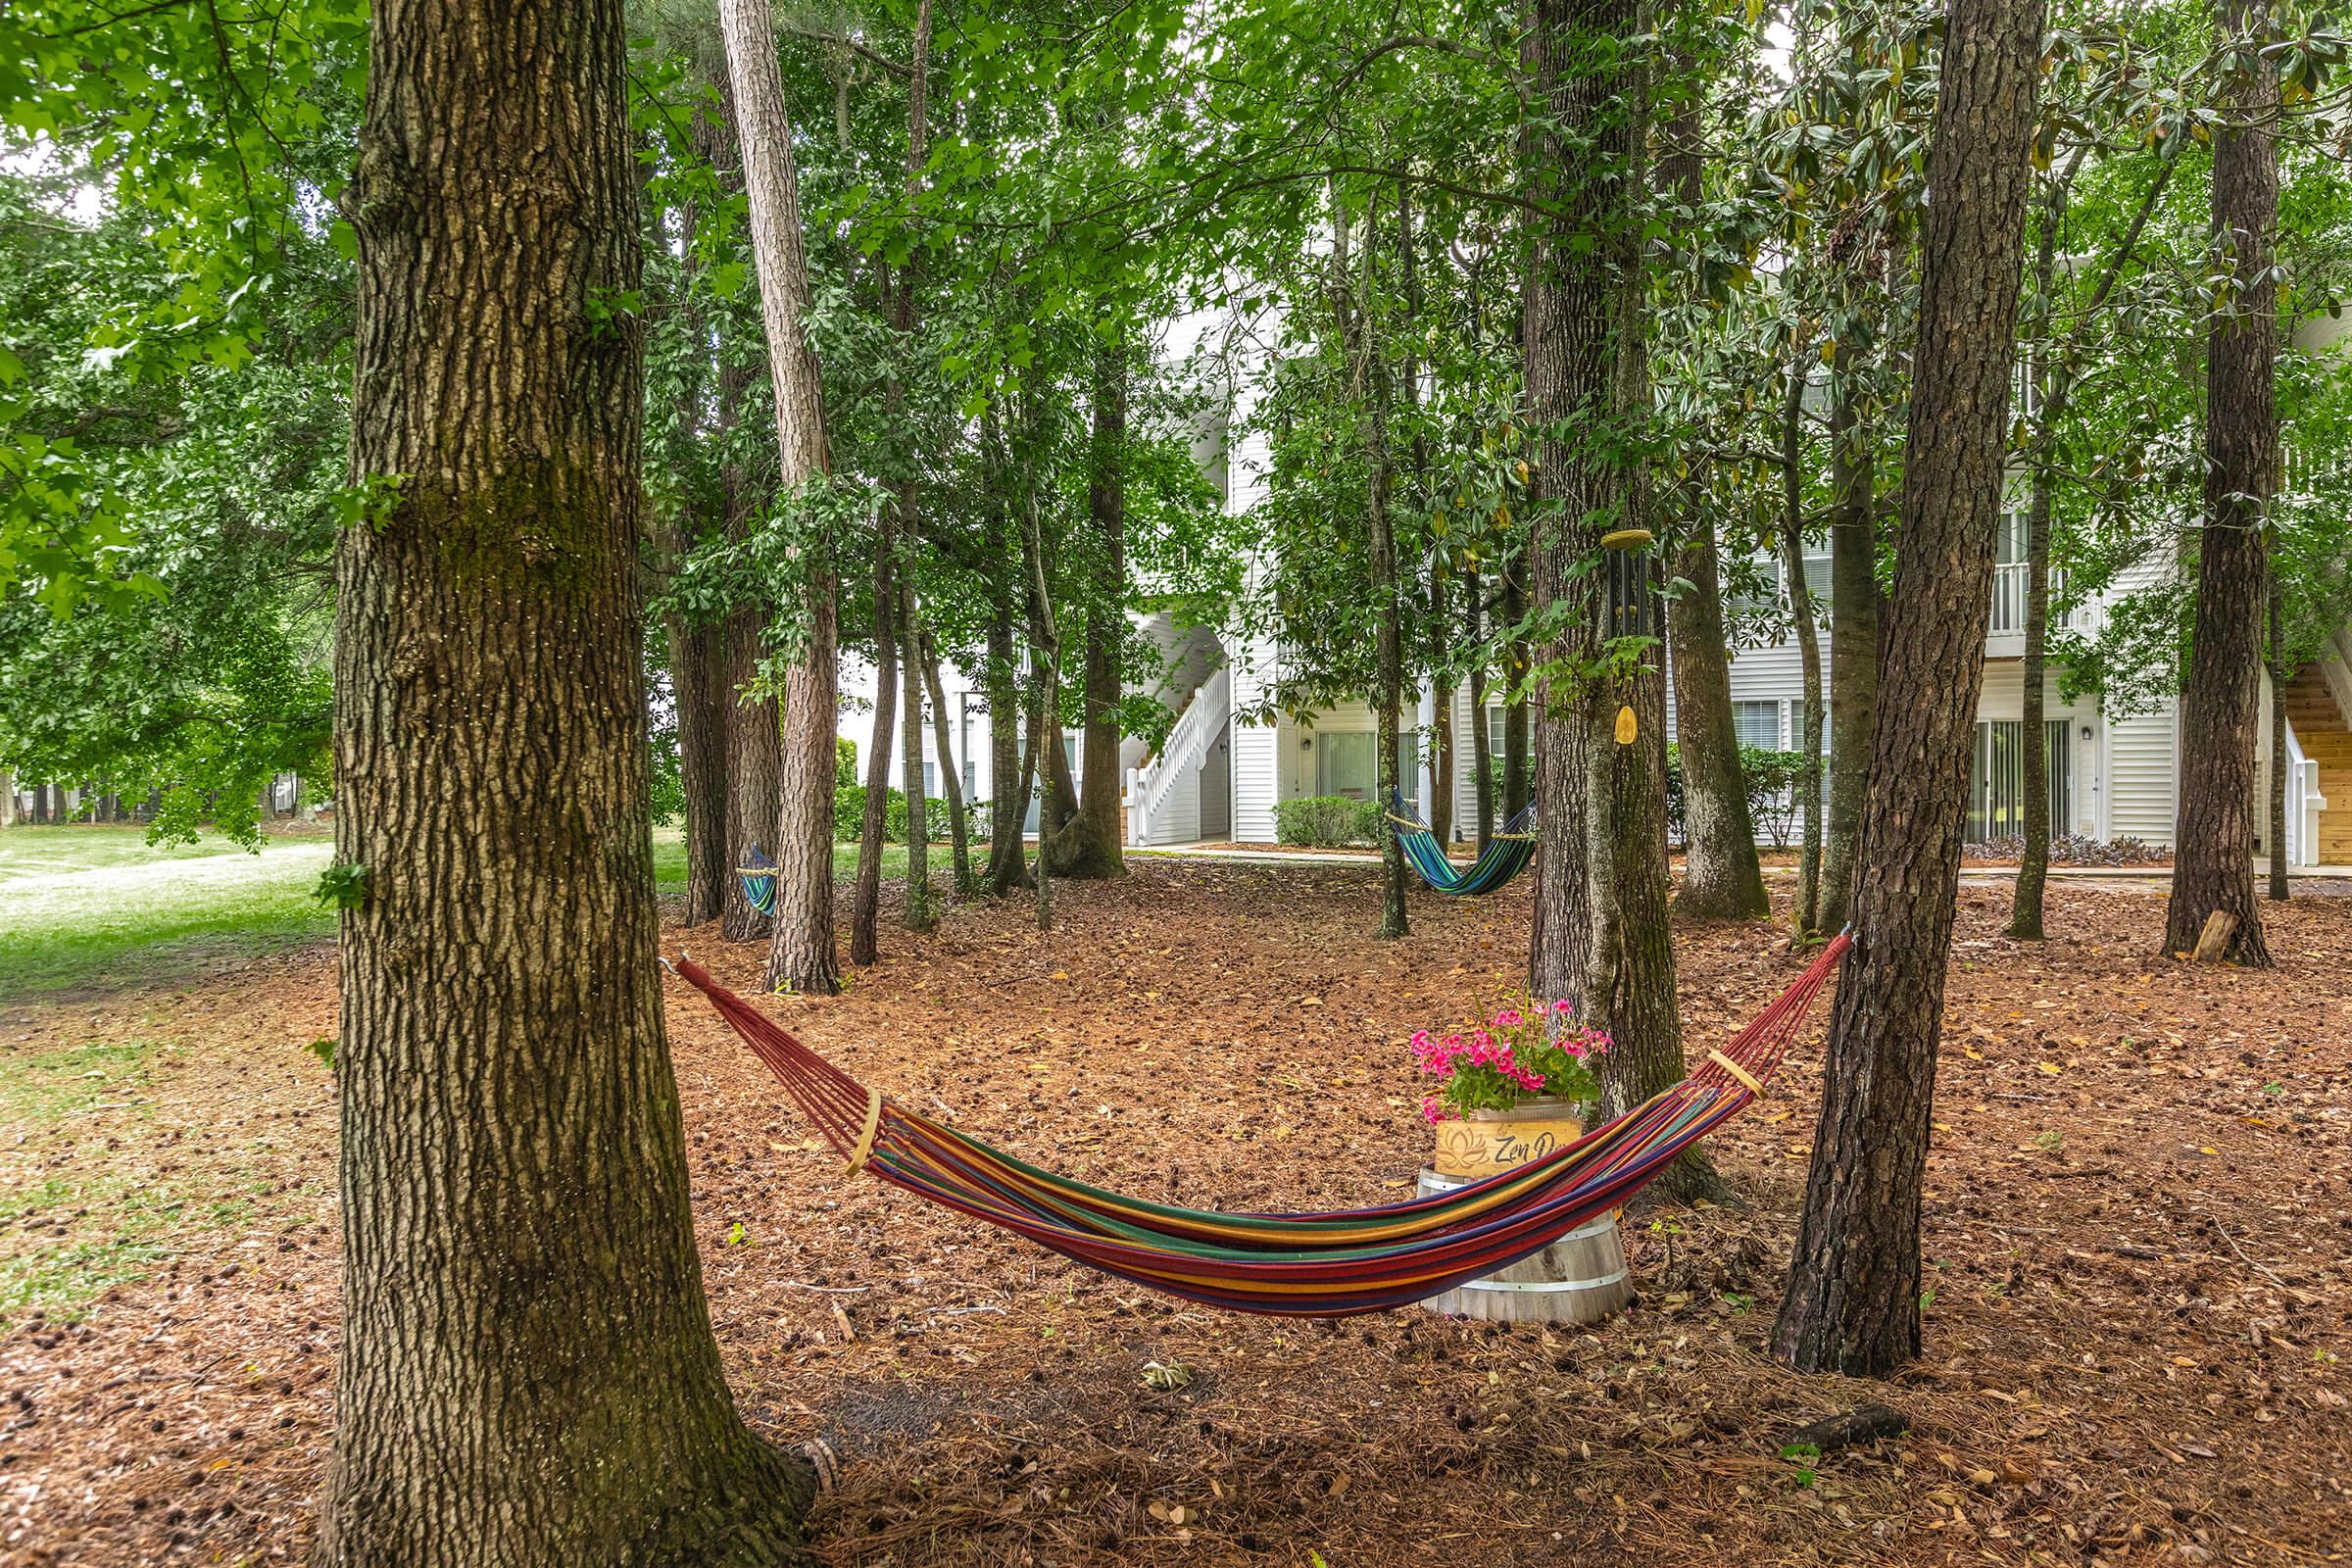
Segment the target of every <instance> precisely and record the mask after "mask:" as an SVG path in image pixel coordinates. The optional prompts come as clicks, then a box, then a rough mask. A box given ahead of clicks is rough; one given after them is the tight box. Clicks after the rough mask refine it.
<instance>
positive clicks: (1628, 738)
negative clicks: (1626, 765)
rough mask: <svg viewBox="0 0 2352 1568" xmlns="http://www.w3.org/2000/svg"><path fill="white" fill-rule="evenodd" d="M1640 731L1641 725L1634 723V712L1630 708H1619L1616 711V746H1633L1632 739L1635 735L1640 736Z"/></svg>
mask: <svg viewBox="0 0 2352 1568" xmlns="http://www.w3.org/2000/svg"><path fill="white" fill-rule="evenodd" d="M1641 729H1642V726H1641V725H1640V724H1639V723H1638V722H1636V721H1635V718H1634V711H1633V710H1632V709H1631V708H1620V709H1619V710H1617V744H1618V745H1620V746H1631V745H1633V744H1634V737H1635V736H1636V735H1638V734H1640V733H1641Z"/></svg>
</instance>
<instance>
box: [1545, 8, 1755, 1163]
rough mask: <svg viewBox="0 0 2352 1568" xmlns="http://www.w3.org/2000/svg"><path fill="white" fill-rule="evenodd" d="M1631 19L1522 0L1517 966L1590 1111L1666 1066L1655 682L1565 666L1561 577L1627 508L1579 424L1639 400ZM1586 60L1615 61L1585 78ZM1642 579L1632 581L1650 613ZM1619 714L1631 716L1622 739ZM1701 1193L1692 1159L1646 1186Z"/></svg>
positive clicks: (1571, 613) (1670, 951) (1575, 582)
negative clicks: (1528, 733) (1528, 154)
mask: <svg viewBox="0 0 2352 1568" xmlns="http://www.w3.org/2000/svg"><path fill="white" fill-rule="evenodd" d="M1641 18H1642V4H1641V3H1640V0H1538V3H1537V6H1536V25H1535V30H1534V48H1535V52H1536V89H1537V92H1538V94H1539V95H1540V98H1541V100H1542V103H1543V106H1544V114H1545V115H1546V117H1547V119H1548V120H1549V121H1550V122H1551V126H1550V127H1548V128H1546V129H1545V130H1544V133H1543V139H1544V147H1543V158H1544V164H1545V166H1546V167H1545V168H1544V172H1542V173H1541V174H1540V175H1539V176H1538V178H1539V183H1538V186H1537V193H1538V194H1541V195H1543V196H1544V197H1545V198H1546V199H1547V202H1548V204H1549V205H1551V206H1553V207H1554V208H1555V209H1559V211H1556V212H1555V213H1554V214H1553V215H1552V216H1548V217H1546V218H1545V219H1544V220H1543V221H1541V222H1540V224H1539V225H1538V228H1537V232H1536V245H1535V255H1534V261H1533V264H1532V270H1531V276H1530V281H1529V287H1528V290H1527V295H1526V299H1527V319H1526V324H1525V329H1524V332H1525V343H1526V353H1527V388H1528V404H1529V412H1530V417H1531V418H1532V420H1533V422H1534V425H1535V427H1536V429H1537V430H1538V431H1539V432H1541V435H1540V436H1539V441H1538V448H1537V452H1538V458H1537V463H1536V471H1537V475H1538V483H1539V486H1540V490H1539V496H1538V501H1539V505H1538V506H1537V507H1536V508H1535V510H1534V514H1533V558H1534V559H1533V567H1534V570H1533V578H1534V588H1535V608H1536V611H1537V613H1539V614H1555V613H1560V612H1562V611H1563V610H1564V612H1565V614H1564V619H1563V620H1561V621H1560V622H1558V623H1559V624H1561V625H1563V626H1564V628H1565V629H1564V630H1563V631H1562V632H1560V633H1559V634H1556V635H1555V637H1554V638H1553V639H1552V640H1551V641H1549V642H1548V643H1547V645H1546V646H1545V647H1544V649H1543V650H1542V656H1541V657H1542V659H1543V663H1544V668H1545V670H1546V672H1547V673H1546V676H1545V679H1544V683H1543V685H1544V693H1543V702H1544V723H1543V725H1542V727H1541V729H1540V730H1539V732H1538V736H1539V738H1538V744H1537V756H1536V790H1537V803H1538V810H1537V823H1538V832H1539V834H1540V835H1541V837H1540V846H1541V854H1542V856H1543V860H1544V873H1543V878H1542V880H1541V882H1540V883H1539V884H1538V887H1537V890H1536V905H1537V909H1536V919H1535V929H1534V936H1533V941H1532V942H1531V944H1530V955H1529V965H1528V968H1529V981H1530V984H1531V985H1532V986H1533V987H1534V989H1535V991H1536V994H1537V995H1538V996H1539V997H1543V998H1556V997H1572V998H1575V999H1576V1002H1577V1007H1578V1016H1579V1018H1580V1020H1581V1021H1582V1022H1584V1023H1586V1024H1588V1025H1590V1026H1592V1027H1593V1028H1597V1029H1602V1030H1605V1031H1607V1032H1608V1034H1609V1035H1610V1037H1611V1039H1612V1040H1613V1042H1614V1044H1613V1046H1612V1047H1611V1049H1610V1052H1609V1054H1608V1055H1607V1056H1606V1057H1605V1058H1603V1062H1602V1071H1601V1112H1602V1114H1603V1115H1604V1116H1605V1115H1614V1114H1617V1113H1618V1112H1620V1111H1622V1110H1624V1109H1627V1108H1629V1107H1631V1106H1633V1105H1635V1104H1638V1103H1641V1102H1642V1101H1644V1100H1646V1099H1648V1098H1649V1097H1650V1096H1652V1095H1654V1094H1656V1093H1658V1092H1659V1091H1660V1090H1662V1089H1665V1088H1668V1087H1670V1086H1672V1085H1673V1084H1675V1083H1676V1082H1678V1081H1680V1080H1681V1079H1682V1078H1683V1076H1684V1073H1685V1066H1684V1061H1683V1038H1682V1023H1681V1019H1680V1016H1679V1014H1678V1013H1677V1011H1676V1005H1675V983H1674V946H1673V932H1672V924H1671V921H1670V920H1669V918H1668V914H1667V878H1666V754H1665V744H1666V741H1665V720H1666V711H1665V709H1666V703H1665V680H1664V676H1663V673H1662V672H1661V671H1660V670H1659V668H1658V667H1657V663H1656V662H1655V661H1654V659H1650V658H1648V657H1646V656H1645V657H1644V660H1643V662H1642V665H1641V667H1640V668H1639V669H1638V670H1637V671H1636V672H1635V673H1634V674H1633V675H1631V676H1630V677H1629V676H1625V675H1614V674H1612V675H1603V676H1599V677H1593V676H1590V675H1587V674H1586V673H1585V672H1586V671H1589V670H1591V669H1593V668H1594V667H1595V665H1596V664H1597V663H1598V662H1599V655H1600V653H1601V650H1602V647H1603V639H1604V635H1613V634H1615V630H1616V629H1615V628H1607V629H1605V631H1604V626H1603V620H1604V611H1603V604H1602V591H1603V584H1604V581H1605V578H1606V576H1607V573H1605V572H1599V571H1581V572H1580V571H1578V570H1577V569H1576V568H1577V567H1578V566H1579V564H1582V563H1583V562H1584V561H1586V560H1587V559H1588V558H1589V557H1590V556H1591V555H1592V554H1593V553H1594V552H1595V551H1596V550H1597V549H1599V548H1600V545H1599V540H1600V536H1601V535H1602V534H1604V533H1606V532H1608V531H1610V530H1611V529H1615V528H1626V527H1638V526H1640V525H1641V523H1642V517H1643V513H1644V510H1645V505H1644V503H1645V497H1644V494H1643V490H1644V486H1643V484H1642V469H1641V466H1640V465H1639V463H1638V462H1637V461H1635V460H1633V459H1631V458H1629V457H1628V456H1626V455H1624V454H1623V452H1622V451H1621V450H1617V449H1615V448H1613V447H1611V446H1609V445H1607V444H1605V443H1607V442H1608V441H1609V440H1610V439H1611V438H1608V437H1604V436H1602V435H1601V434H1599V432H1603V431H1616V430H1621V429H1622V428H1623V427H1624V426H1625V424H1626V422H1627V421H1628V420H1629V419H1638V418H1640V417H1641V415H1642V411H1644V410H1645V409H1646V408H1647V405H1648V397H1649V388H1648V377H1647V368H1646V365H1645V363H1644V361H1643V345H1642V307H1643V303H1644V297H1645V293H1646V290H1645V287H1644V282H1645V278H1644V273H1643V269H1642V253H1641V246H1640V238H1639V236H1640V231H1641V227H1642V223H1641V212H1642V205H1643V204H1642V183H1643V165H1642V146H1643V141H1644V137H1645V130H1646V124H1645V121H1646V115H1645V110H1644V101H1645V97H1646V94H1645V91H1644V84H1643V82H1642V77H1641V73H1640V68H1639V66H1638V65H1635V64H1632V63H1631V60H1630V58H1629V57H1630V55H1631V52H1632V50H1633V45H1632V42H1631V40H1632V37H1633V35H1634V34H1635V32H1636V31H1638V30H1639V27H1640V25H1641ZM1621 48H1622V49H1623V50H1624V53H1623V54H1620V52H1619V51H1620V49H1621ZM1596 59H1599V60H1602V61H1610V62H1615V63H1614V64H1610V65H1607V66H1606V67H1605V68H1601V69H1596V68H1595V65H1594V62H1595V60H1596ZM1572 149H1573V150H1572ZM1649 566H1650V569H1651V572H1652V574H1653V575H1654V570H1655V562H1654V561H1652V562H1650V563H1649ZM1654 589H1655V585H1654V581H1652V580H1650V578H1646V577H1645V579H1644V588H1643V590H1642V591H1643V593H1644V595H1645V597H1646V598H1648V599H1649V600H1650V602H1651V608H1653V609H1654V601H1655V591H1654ZM1620 709H1630V710H1632V715H1633V718H1634V731H1633V734H1632V735H1631V736H1630V737H1628V738H1626V739H1623V740H1621V739H1620V738H1619V737H1620V734H1621V733H1622V732H1621V729H1620V724H1619V710H1620ZM1717 1185H1718V1184H1717V1183H1716V1181H1715V1178H1714V1173H1713V1171H1712V1169H1711V1168H1710V1167H1709V1166H1708V1165H1707V1164H1706V1162H1705V1160H1704V1158H1703V1156H1701V1155H1699V1154H1698V1153H1697V1152H1696V1151H1695V1150H1693V1151H1692V1152H1691V1153H1688V1154H1686V1155H1684V1156H1683V1158H1682V1159H1680V1160H1678V1161H1677V1162H1676V1164H1675V1166H1674V1168H1672V1169H1671V1170H1669V1171H1668V1172H1667V1175H1666V1178H1665V1180H1664V1182H1663V1183H1662V1191H1664V1192H1665V1193H1666V1194H1668V1195H1670V1196H1676V1197H1691V1196H1695V1195H1697V1194H1700V1193H1708V1192H1713V1191H1714V1190H1715V1189H1716V1188H1717Z"/></svg>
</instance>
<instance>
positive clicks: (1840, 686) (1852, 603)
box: [1684, 376, 1879, 931]
mask: <svg viewBox="0 0 2352 1568" xmlns="http://www.w3.org/2000/svg"><path fill="white" fill-rule="evenodd" d="M1859 423H1860V421H1858V420H1857V419H1856V418H1855V417H1854V408H1853V395H1852V390H1851V387H1850V378H1848V377H1845V376H1840V377H1838V386H1837V390H1836V391H1835V393H1834V394H1833V396H1832V399H1831V410H1830V442H1831V459H1830V491H1831V496H1832V501H1831V506H1832V508H1833V510H1832V512H1831V515H1830V606H1831V610H1830V808H1829V812H1830V814H1829V824H1828V841H1827V842H1826V843H1825V844H1824V845H1823V847H1822V857H1821V905H1820V914H1819V925H1820V928H1821V929H1822V930H1823V931H1837V930H1838V929H1840V928H1841V927H1843V926H1844V924H1845V922H1846V917H1847V916H1848V915H1850V914H1851V913H1852V912H1853V907H1854V871H1855V866H1856V864H1857V862H1858V861H1859V859H1860V858H1861V849H1862V808H1863V803H1864V801H1865V800H1866V799H1868V796H1869V792H1870V730H1871V724H1872V722H1873V720H1874V718H1875V717H1876V715H1877V711H1878V706H1879V575H1878V562H1879V526H1878V499H1877V483H1878V480H1877V472H1876V469H1877V465H1876V464H1875V462H1874V461H1873V458H1872V454H1871V451H1870V448H1869V446H1868V444H1867V443H1868V441H1869V436H1868V434H1867V432H1865V431H1863V430H1862V429H1861V428H1860V427H1859ZM1689 787H1690V786H1689V785H1687V784H1686V785H1685V786H1684V788H1685V789H1686V790H1688V789H1689Z"/></svg>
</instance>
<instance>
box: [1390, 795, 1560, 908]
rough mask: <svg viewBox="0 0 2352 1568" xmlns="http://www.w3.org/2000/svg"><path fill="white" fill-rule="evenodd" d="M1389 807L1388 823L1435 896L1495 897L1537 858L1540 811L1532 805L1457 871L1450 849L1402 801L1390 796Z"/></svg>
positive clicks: (1511, 820)
mask: <svg viewBox="0 0 2352 1568" xmlns="http://www.w3.org/2000/svg"><path fill="white" fill-rule="evenodd" d="M1389 802H1390V807H1389V813H1388V815H1389V821H1390V823H1391V825H1392V829H1393V831H1394V832H1395V833H1396V835H1397V843H1398V844H1399V845H1401V846H1403V849H1404V858H1405V859H1406V860H1408V861H1410V862H1411V863H1412V867H1413V869H1414V870H1415V871H1417V872H1419V873H1420V874H1421V880H1422V881H1424V882H1426V883H1428V884H1429V886H1430V889H1431V891H1433V892H1437V893H1446V894H1451V895H1453V896H1455V897H1457V898H1474V897H1476V896H1477V895H1479V894H1481V893H1492V892H1494V891H1495V889H1496V888H1498V887H1500V886H1502V885H1503V884H1504V883H1505V882H1508V881H1509V880H1510V879H1511V878H1513V877H1515V876H1517V875H1518V874H1519V873H1520V872H1522V871H1524V870H1526V869H1527V862H1528V861H1530V860H1532V859H1534V858H1536V809H1535V808H1534V807H1532V806H1530V807H1528V808H1527V809H1524V810H1522V811H1521V812H1520V813H1519V814H1518V815H1517V816H1514V817H1512V818H1511V819H1510V820H1509V821H1508V822H1505V823H1503V824H1502V831H1501V832H1499V833H1497V834H1495V836H1494V837H1492V838H1490V839H1488V840H1487V847H1486V850H1485V852H1484V853H1483V854H1481V855H1480V856H1479V858H1477V859H1475V860H1473V861H1471V862H1470V864H1469V866H1468V867H1466V868H1458V867H1456V866H1455V865H1454V863H1453V862H1452V861H1451V860H1448V859H1447V858H1446V846H1445V845H1443V844H1440V843H1439V842H1438V836H1437V835H1436V834H1435V833H1432V832H1431V831H1430V830H1429V824H1428V823H1427V822H1424V821H1422V820H1421V818H1420V817H1419V816H1418V815H1416V814H1414V812H1413V809H1412V808H1411V807H1409V806H1406V805H1405V804H1404V797H1403V796H1401V795H1398V794H1397V793H1395V792H1394V791H1392V792H1391V793H1390V795H1389Z"/></svg>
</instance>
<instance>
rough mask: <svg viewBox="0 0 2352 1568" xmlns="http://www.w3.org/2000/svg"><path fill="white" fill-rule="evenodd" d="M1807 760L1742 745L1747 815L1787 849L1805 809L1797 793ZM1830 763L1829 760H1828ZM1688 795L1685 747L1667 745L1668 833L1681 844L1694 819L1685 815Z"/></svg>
mask: <svg viewBox="0 0 2352 1568" xmlns="http://www.w3.org/2000/svg"><path fill="white" fill-rule="evenodd" d="M1804 762H1805V754H1804V753H1802V752H1773V751H1766V750H1765V749H1763V748H1762V747H1757V746H1742V747H1740V780H1741V782H1743V783H1744V784H1745V785H1746V787H1747V816H1748V821H1749V822H1750V823H1751V824H1753V826H1754V827H1755V830H1756V832H1757V834H1758V835H1760V836H1762V837H1765V838H1769V839H1771V840H1772V845H1773V848H1774V849H1776V850H1785V849H1787V848H1788V847H1789V839H1790V838H1791V837H1792V836H1793V835H1794V832H1795V828H1796V821H1797V813H1798V812H1799V811H1800V810H1801V809H1802V804H1803V803H1802V798H1801V797H1800V796H1799V795H1798V794H1797V784H1798V783H1799V777H1798V775H1799V774H1800V772H1801V771H1802V769H1803V767H1804ZM1823 765H1824V767H1825V769H1826V767H1827V765H1828V764H1827V760H1826V759H1825V760H1824V764H1823ZM1686 799H1687V795H1686V792H1685V789H1684V785H1683V750H1682V748H1681V747H1679V746H1669V747H1667V748H1666V836H1667V837H1668V838H1669V839H1672V840H1673V841H1674V842H1675V843H1677V844H1688V843H1690V842H1691V832H1690V823H1689V821H1688V819H1687V818H1686V817H1685V815H1684V804H1685V801H1686Z"/></svg>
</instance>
